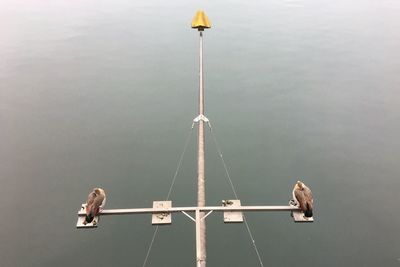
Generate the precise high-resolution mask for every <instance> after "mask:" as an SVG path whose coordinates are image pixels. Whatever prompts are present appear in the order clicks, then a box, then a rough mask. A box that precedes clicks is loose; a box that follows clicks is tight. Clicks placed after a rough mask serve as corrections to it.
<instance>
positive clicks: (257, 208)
mask: <svg viewBox="0 0 400 267" xmlns="http://www.w3.org/2000/svg"><path fill="white" fill-rule="evenodd" d="M196 210H199V211H298V210H300V209H299V208H297V207H292V206H241V207H220V206H209V207H171V208H165V209H162V208H156V209H154V208H139V209H106V210H101V211H100V212H99V215H124V214H146V213H161V212H182V211H185V212H195V211H196ZM85 214H86V213H85V211H83V210H80V211H79V212H78V215H79V216H84V215H85Z"/></svg>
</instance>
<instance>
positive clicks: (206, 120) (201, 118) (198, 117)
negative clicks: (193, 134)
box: [193, 114, 209, 123]
mask: <svg viewBox="0 0 400 267" xmlns="http://www.w3.org/2000/svg"><path fill="white" fill-rule="evenodd" d="M199 121H204V122H209V120H208V119H207V117H206V116H204V115H203V114H200V115H199V116H197V117H196V118H194V120H193V122H195V123H197V122H199Z"/></svg>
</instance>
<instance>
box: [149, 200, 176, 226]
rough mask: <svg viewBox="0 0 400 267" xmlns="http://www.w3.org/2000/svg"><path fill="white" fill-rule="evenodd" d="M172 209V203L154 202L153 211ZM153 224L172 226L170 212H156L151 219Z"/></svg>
mask: <svg viewBox="0 0 400 267" xmlns="http://www.w3.org/2000/svg"><path fill="white" fill-rule="evenodd" d="M171 207H172V201H153V209H166V208H171ZM151 223H152V224H153V225H154V224H171V223H172V218H171V213H170V212H155V213H153V215H152V217H151Z"/></svg>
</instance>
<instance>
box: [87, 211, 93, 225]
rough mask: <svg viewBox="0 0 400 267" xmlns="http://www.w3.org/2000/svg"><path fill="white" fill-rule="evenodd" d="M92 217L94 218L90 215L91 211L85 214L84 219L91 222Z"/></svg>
mask: <svg viewBox="0 0 400 267" xmlns="http://www.w3.org/2000/svg"><path fill="white" fill-rule="evenodd" d="M93 219H94V216H93V215H92V213H89V214H86V217H85V221H86V222H87V223H91V222H92V221H93Z"/></svg>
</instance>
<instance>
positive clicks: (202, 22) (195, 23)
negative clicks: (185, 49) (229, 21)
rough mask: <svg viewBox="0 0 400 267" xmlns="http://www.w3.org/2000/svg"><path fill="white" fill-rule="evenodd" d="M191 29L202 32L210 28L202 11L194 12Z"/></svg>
mask: <svg viewBox="0 0 400 267" xmlns="http://www.w3.org/2000/svg"><path fill="white" fill-rule="evenodd" d="M192 28H194V29H198V30H199V31H202V30H204V29H205V28H211V23H210V21H209V20H208V18H207V15H206V13H204V11H203V10H199V11H197V12H196V15H195V16H194V18H193V20H192Z"/></svg>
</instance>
